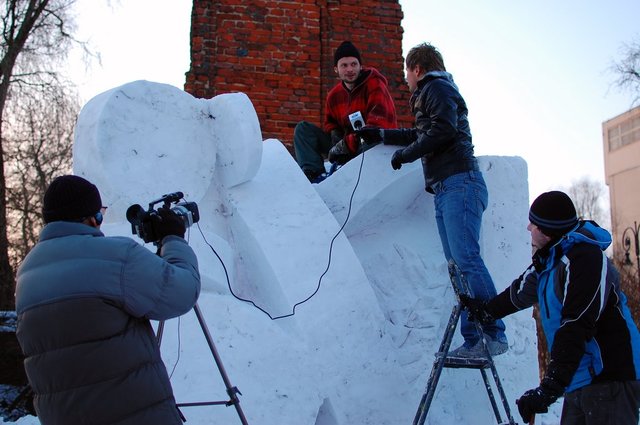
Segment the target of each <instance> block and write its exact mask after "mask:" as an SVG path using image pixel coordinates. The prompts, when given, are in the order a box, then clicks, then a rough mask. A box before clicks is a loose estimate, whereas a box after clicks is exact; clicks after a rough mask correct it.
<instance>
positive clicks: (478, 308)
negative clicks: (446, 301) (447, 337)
mask: <svg viewBox="0 0 640 425" xmlns="http://www.w3.org/2000/svg"><path fill="white" fill-rule="evenodd" d="M460 303H461V304H462V307H463V308H464V309H465V310H467V311H468V312H469V316H468V319H469V320H470V321H472V322H475V321H476V320H477V321H478V322H480V323H481V324H483V325H488V324H489V323H493V322H495V320H496V319H494V318H493V316H492V315H491V313H489V312H488V311H487V303H486V301H482V300H479V299H477V298H471V297H470V296H468V295H465V294H461V295H460Z"/></svg>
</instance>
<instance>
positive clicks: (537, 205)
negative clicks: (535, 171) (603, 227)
mask: <svg viewBox="0 0 640 425" xmlns="http://www.w3.org/2000/svg"><path fill="white" fill-rule="evenodd" d="M529 221H530V222H531V223H533V224H535V225H536V226H538V228H539V229H540V230H541V231H542V233H544V234H545V235H547V236H560V235H564V234H565V233H567V232H568V231H570V230H571V229H573V228H574V227H575V225H576V224H577V223H578V216H577V214H576V208H575V207H574V206H573V202H572V201H571V198H569V196H567V194H566V193H564V192H559V191H551V192H545V193H543V194H542V195H540V196H538V197H537V198H536V200H535V201H533V203H532V204H531V208H530V209H529Z"/></svg>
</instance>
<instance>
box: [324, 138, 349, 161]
mask: <svg viewBox="0 0 640 425" xmlns="http://www.w3.org/2000/svg"><path fill="white" fill-rule="evenodd" d="M352 157H353V155H352V154H351V152H349V149H348V148H347V146H346V144H345V142H344V140H340V141H339V142H338V143H336V144H335V145H334V146H333V147H332V148H331V149H330V150H329V162H330V163H332V164H339V165H344V164H346V163H347V162H349V160H350V159H351V158H352Z"/></svg>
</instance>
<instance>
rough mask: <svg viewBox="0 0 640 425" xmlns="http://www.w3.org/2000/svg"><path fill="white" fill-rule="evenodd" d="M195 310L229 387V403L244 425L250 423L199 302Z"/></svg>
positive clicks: (194, 307)
mask: <svg viewBox="0 0 640 425" xmlns="http://www.w3.org/2000/svg"><path fill="white" fill-rule="evenodd" d="M193 311H194V312H195V313H196V317H197V318H198V323H200V327H201V328H202V332H203V333H204V337H205V339H206V340H207V344H208V345H209V350H211V354H212V355H213V359H214V360H215V362H216V365H217V366H218V370H219V371H220V376H222V380H223V381H224V385H225V387H226V388H227V394H228V395H229V398H230V399H229V405H231V404H233V405H234V406H235V408H236V412H238V416H239V417H240V421H241V422H242V424H243V425H248V422H247V419H246V418H245V416H244V412H243V411H242V407H240V399H239V398H238V396H237V394H238V393H240V391H238V388H236V387H234V386H232V385H231V381H229V377H228V376H227V372H226V370H225V369H224V365H223V364H222V360H221V359H220V356H219V355H218V350H217V349H216V346H215V344H214V343H213V338H211V334H210V333H209V328H208V327H207V324H206V323H205V321H204V317H203V316H202V312H201V311H200V307H199V306H198V303H196V305H194V306H193Z"/></svg>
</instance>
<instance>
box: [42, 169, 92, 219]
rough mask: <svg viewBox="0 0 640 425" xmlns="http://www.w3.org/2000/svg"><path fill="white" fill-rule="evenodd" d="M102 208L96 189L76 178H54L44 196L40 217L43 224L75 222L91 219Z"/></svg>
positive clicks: (83, 180)
mask: <svg viewBox="0 0 640 425" xmlns="http://www.w3.org/2000/svg"><path fill="white" fill-rule="evenodd" d="M100 208H102V200H101V199H100V192H98V188H97V187H95V186H94V185H93V184H92V183H90V182H88V181H87V180H85V179H83V178H82V177H78V176H70V175H67V176H60V177H56V178H55V179H54V180H53V181H52V182H51V184H50V185H49V187H48V188H47V191H46V192H45V194H44V202H43V205H42V216H43V217H44V222H45V223H51V222H52V221H76V220H79V219H82V218H84V217H91V216H93V215H94V214H95V213H97V212H98V211H100Z"/></svg>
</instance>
